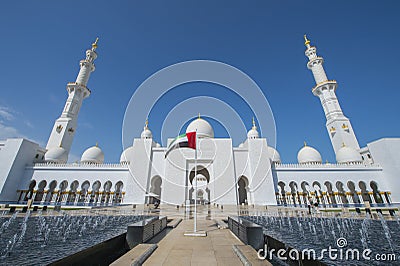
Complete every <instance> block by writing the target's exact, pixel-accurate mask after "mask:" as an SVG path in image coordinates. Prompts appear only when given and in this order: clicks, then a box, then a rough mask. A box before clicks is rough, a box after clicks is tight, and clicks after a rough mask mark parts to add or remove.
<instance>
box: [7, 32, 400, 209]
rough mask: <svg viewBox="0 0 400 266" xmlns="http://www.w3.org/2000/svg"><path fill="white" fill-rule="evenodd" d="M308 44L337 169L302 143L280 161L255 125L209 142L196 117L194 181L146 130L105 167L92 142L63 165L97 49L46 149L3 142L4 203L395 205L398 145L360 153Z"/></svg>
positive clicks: (210, 134)
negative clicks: (238, 135) (291, 157)
mask: <svg viewBox="0 0 400 266" xmlns="http://www.w3.org/2000/svg"><path fill="white" fill-rule="evenodd" d="M305 45H306V47H307V49H306V55H307V57H308V58H309V62H308V63H307V66H308V68H309V69H310V70H311V71H312V72H313V74H314V77H315V80H316V86H315V87H314V88H313V94H314V95H316V96H317V97H319V98H320V100H321V104H322V106H323V110H324V112H325V115H326V118H327V124H326V127H327V130H328V134H329V136H330V139H331V142H332V146H333V149H334V151H335V154H336V160H337V163H332V164H329V163H323V161H322V158H321V155H320V153H319V152H318V151H317V150H316V149H315V148H313V147H310V146H307V145H305V146H304V147H303V148H302V149H301V150H300V151H299V152H298V163H296V164H284V163H282V162H281V159H280V155H279V153H278V152H277V151H276V150H275V149H274V148H272V147H270V146H268V140H267V139H265V138H262V137H260V136H259V133H258V131H257V127H256V125H255V123H254V121H253V127H252V128H251V129H250V130H249V132H248V137H247V139H246V140H245V141H244V142H243V143H242V144H241V145H239V147H233V145H232V140H231V139H229V138H218V136H216V137H215V136H214V131H213V129H212V127H211V125H210V124H209V123H208V122H207V121H206V120H204V119H202V118H197V119H194V120H193V121H192V122H191V123H190V124H189V126H188V129H187V131H188V132H189V131H193V130H197V134H198V136H199V138H198V158H197V171H196V172H197V176H196V178H195V177H194V173H195V171H194V169H195V156H194V150H191V149H177V150H174V151H172V152H171V153H170V154H169V155H168V156H167V157H166V158H165V153H166V150H167V148H166V147H161V146H160V145H159V144H157V143H156V142H155V141H154V140H153V139H152V133H151V131H150V129H149V127H148V123H146V126H145V128H144V130H143V132H142V133H141V135H140V138H135V139H134V141H133V145H132V146H131V147H128V148H127V149H126V150H125V151H123V153H122V154H121V159H120V162H118V163H114V164H107V163H104V153H103V151H102V150H101V149H100V147H97V145H96V146H93V147H90V148H89V149H87V150H86V151H85V152H84V154H82V158H81V161H80V162H79V163H67V160H68V154H69V149H70V146H71V144H72V141H73V137H74V132H75V129H76V121H77V117H78V113H79V109H80V106H81V104H82V103H83V99H85V98H86V97H88V96H89V95H90V90H89V89H88V88H87V87H86V85H87V82H88V80H89V76H90V73H91V72H92V71H94V69H95V67H94V60H95V59H96V57H97V54H96V52H95V50H96V48H97V42H96V43H94V44H93V46H92V49H90V50H88V51H87V52H86V59H84V60H82V61H81V62H80V67H81V70H80V72H79V75H78V78H77V80H76V82H74V83H69V84H68V85H67V89H68V99H67V101H66V105H65V108H64V110H63V112H62V115H61V116H60V118H59V119H57V120H56V122H55V124H54V127H53V129H52V131H51V135H50V138H49V142H48V144H47V146H46V148H42V147H40V146H39V145H38V144H36V143H33V142H31V141H29V140H26V139H7V140H4V141H0V201H3V202H6V201H9V202H17V201H18V202H24V201H26V200H28V199H33V200H34V202H35V203H37V204H39V203H40V204H71V205H79V204H80V205H112V204H121V203H123V204H125V203H126V204H143V203H152V202H154V201H155V200H158V199H160V200H161V202H162V203H164V204H165V203H169V204H174V205H182V204H185V203H186V202H193V201H194V200H195V198H196V199H197V201H198V202H199V203H203V204H207V203H217V204H221V205H238V204H255V205H276V204H279V205H292V206H305V205H307V204H309V203H310V202H318V203H320V204H322V205H324V206H342V205H343V204H344V205H347V204H350V205H351V204H363V203H364V202H366V201H369V202H370V203H372V204H392V203H399V202H400V196H399V194H400V193H399V192H400V178H398V173H400V159H399V156H400V138H384V139H379V140H377V141H374V142H372V143H369V144H367V146H366V147H363V148H361V149H360V148H359V145H358V141H357V138H356V135H355V133H354V131H353V129H352V127H351V124H350V120H349V119H348V118H347V117H345V116H344V114H343V111H342V110H341V108H340V105H339V102H338V99H337V97H336V95H335V90H336V87H337V84H336V81H330V80H328V79H327V76H326V74H325V71H324V68H323V66H322V63H323V59H322V58H321V57H318V56H317V54H316V48H315V47H313V46H311V45H310V41H309V40H307V39H306V42H305ZM138 133H139V132H138ZM171 137H173V136H171ZM171 140H172V139H170V140H169V142H170V141H171ZM196 180H197V196H196V195H195V190H194V184H195V183H196Z"/></svg>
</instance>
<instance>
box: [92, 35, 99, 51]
mask: <svg viewBox="0 0 400 266" xmlns="http://www.w3.org/2000/svg"><path fill="white" fill-rule="evenodd" d="M98 41H99V37H97V38H96V41H95V42H94V43H92V51H96V49H97V42H98Z"/></svg>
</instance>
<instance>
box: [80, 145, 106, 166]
mask: <svg viewBox="0 0 400 266" xmlns="http://www.w3.org/2000/svg"><path fill="white" fill-rule="evenodd" d="M81 163H98V164H101V163H104V153H103V151H102V150H101V149H100V148H99V147H98V146H97V145H96V146H93V147H90V148H88V149H87V150H86V151H84V153H83V154H82V157H81Z"/></svg>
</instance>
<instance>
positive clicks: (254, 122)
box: [252, 116, 257, 130]
mask: <svg viewBox="0 0 400 266" xmlns="http://www.w3.org/2000/svg"><path fill="white" fill-rule="evenodd" d="M252 129H254V130H256V129H257V126H256V121H255V120H254V116H253V127H252Z"/></svg>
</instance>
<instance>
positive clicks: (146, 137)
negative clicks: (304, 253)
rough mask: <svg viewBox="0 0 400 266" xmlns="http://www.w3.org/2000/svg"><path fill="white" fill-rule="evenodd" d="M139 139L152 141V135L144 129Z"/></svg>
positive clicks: (148, 130)
mask: <svg viewBox="0 0 400 266" xmlns="http://www.w3.org/2000/svg"><path fill="white" fill-rule="evenodd" d="M140 137H141V138H142V139H152V138H153V134H152V133H151V131H150V129H148V128H144V129H143V131H142V134H140Z"/></svg>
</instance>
